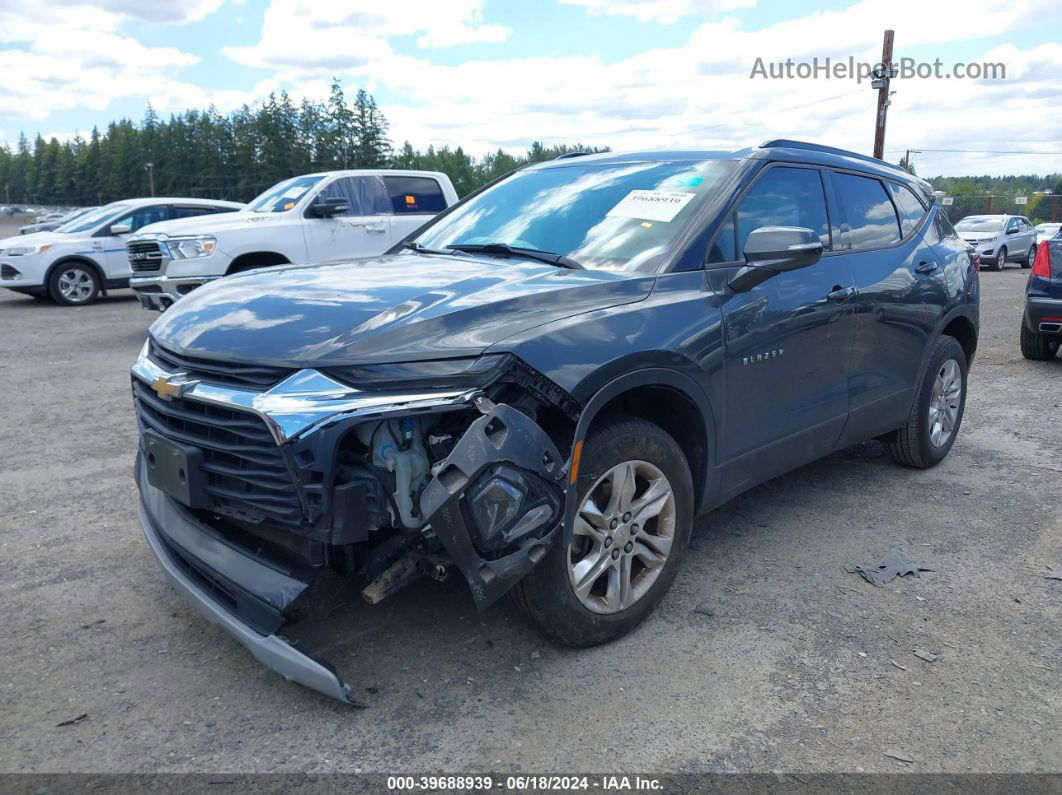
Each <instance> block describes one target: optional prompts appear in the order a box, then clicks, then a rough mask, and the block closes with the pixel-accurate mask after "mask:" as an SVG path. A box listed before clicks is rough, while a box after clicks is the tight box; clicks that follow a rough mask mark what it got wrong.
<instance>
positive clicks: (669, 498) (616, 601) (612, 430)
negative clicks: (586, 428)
mask: <svg viewBox="0 0 1062 795" xmlns="http://www.w3.org/2000/svg"><path fill="white" fill-rule="evenodd" d="M578 500H579V503H578V505H579V507H578V510H577V512H576V520H575V535H574V536H573V538H572V544H571V545H570V546H566V545H565V544H564V543H562V542H561V541H558V542H557V543H555V544H554V545H553V546H552V547H551V548H550V551H549V552H548V553H547V554H546V557H545V559H544V560H542V561H541V562H540V563H539V564H538V566H537V567H536V568H535V569H534V570H532V572H531V573H530V574H529V575H528V576H527V577H525V578H524V579H523V580H522V581H521V582H520V583H518V584H517V585H516V587H515V588H514V589H513V591H512V594H511V596H512V601H513V602H514V603H515V604H516V606H517V607H518V608H519V609H520V610H521V612H523V613H524V614H525V615H526V616H527V617H528V618H530V619H531V620H532V621H533V622H534V623H535V624H537V625H538V626H539V627H540V628H541V629H542V630H543V631H544V632H545V633H546V634H547V635H549V636H550V637H551V638H553V639H554V640H555V641H557V642H559V643H562V644H564V645H567V646H595V645H597V644H600V643H607V642H608V641H611V640H615V639H616V638H619V637H622V636H623V635H625V634H627V633H628V632H630V631H631V630H632V629H634V628H635V627H636V626H637V625H638V624H639V623H641V622H642V620H643V619H644V618H645V617H646V616H647V615H648V614H649V613H650V612H651V611H652V610H653V608H654V607H655V606H656V604H657V602H659V601H660V599H661V598H662V597H663V596H664V594H665V593H666V592H667V590H668V588H670V587H671V583H672V581H673V580H674V579H675V575H676V573H677V572H678V568H679V565H680V564H681V562H682V557H683V554H684V553H685V551H686V546H687V544H688V543H689V538H690V530H691V527H692V522H693V481H692V478H691V476H690V469H689V465H688V464H687V462H686V458H685V456H684V455H683V454H682V450H681V448H680V447H679V446H678V444H677V443H676V442H675V440H674V439H673V438H671V436H670V435H668V434H667V433H666V432H665V431H664V430H662V429H661V428H660V427H659V426H657V425H654V424H653V423H651V422H647V421H646V420H642V419H637V418H634V417H625V416H618V417H614V418H610V419H608V420H605V421H603V422H602V423H601V424H600V425H599V426H598V427H596V428H595V429H594V430H593V431H592V432H591V433H590V435H589V437H588V438H587V439H586V441H585V443H584V445H583V454H582V465H581V467H580V473H579V484H578Z"/></svg>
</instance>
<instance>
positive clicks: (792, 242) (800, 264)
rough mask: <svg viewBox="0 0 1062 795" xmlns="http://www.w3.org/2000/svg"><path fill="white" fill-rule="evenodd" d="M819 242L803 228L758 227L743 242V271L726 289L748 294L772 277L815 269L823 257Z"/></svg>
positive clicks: (811, 233)
mask: <svg viewBox="0 0 1062 795" xmlns="http://www.w3.org/2000/svg"><path fill="white" fill-rule="evenodd" d="M822 251H823V248H822V241H821V240H819V236H818V235H816V234H815V233H814V232H813V231H812V230H810V229H806V228H804V227H802V226H761V227H759V228H758V229H754V230H752V233H751V234H749V237H748V240H746V241H745V262H746V263H747V264H746V265H745V267H743V268H741V270H739V271H738V272H737V273H736V274H734V276H733V278H732V279H731V280H730V282H729V285H730V288H731V289H732V290H736V291H737V292H739V293H743V292H746V291H748V290H751V289H752V288H753V287H755V286H756V285H757V284H762V283H763V282H765V281H767V280H768V279H769V278H771V277H772V276H777V275H778V274H779V273H785V272H786V271H795V270H798V269H800V268H806V267H808V266H809V265H814V264H815V263H816V262H818V261H819V258H820V257H822Z"/></svg>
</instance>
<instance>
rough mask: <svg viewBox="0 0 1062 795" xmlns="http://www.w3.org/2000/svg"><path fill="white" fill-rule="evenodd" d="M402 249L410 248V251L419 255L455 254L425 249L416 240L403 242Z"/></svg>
mask: <svg viewBox="0 0 1062 795" xmlns="http://www.w3.org/2000/svg"><path fill="white" fill-rule="evenodd" d="M401 245H402V248H408V249H409V250H410V251H416V252H417V253H418V254H446V255H449V254H453V252H452V251H436V250H435V249H433V248H425V247H424V246H422V245H421V244H420V243H417V242H416V241H415V240H403V241H402V244H401Z"/></svg>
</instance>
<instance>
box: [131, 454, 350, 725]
mask: <svg viewBox="0 0 1062 795" xmlns="http://www.w3.org/2000/svg"><path fill="white" fill-rule="evenodd" d="M136 480H137V485H138V486H139V488H140V505H139V508H138V514H139V516H140V524H141V526H142V527H143V529H144V535H145V537H146V538H147V542H148V546H149V547H150V548H151V551H152V553H153V554H154V555H155V558H156V560H157V561H158V564H159V566H160V567H161V568H162V571H163V574H165V576H166V579H167V580H169V582H170V584H171V585H172V586H173V587H174V588H175V589H176V590H177V592H178V593H179V594H180V595H181V596H182V597H184V599H186V600H187V601H188V602H189V603H191V605H192V606H193V607H194V608H195V609H196V610H197V611H199V613H200V614H202V615H203V617H204V618H206V619H207V620H208V621H210V622H211V623H213V624H217V625H218V626H219V627H221V628H222V629H224V630H225V631H226V632H228V633H229V634H230V635H232V636H233V637H234V638H236V640H238V641H239V642H240V643H241V644H243V646H244V647H245V648H246V649H247V650H248V651H249V652H251V654H252V655H254V658H255V659H256V660H258V662H260V663H262V664H263V665H265V666H266V667H267V668H271V669H272V670H274V671H276V672H277V673H278V674H280V675H281V676H283V677H284V678H285V679H287V680H289V681H292V682H297V683H299V684H300V685H303V686H305V687H308V688H310V689H311V690H316V691H317V692H318V693H322V694H324V695H326V696H330V697H331V698H335V699H338V700H340V701H344V702H347V703H350V704H354V703H355V702H354V701H352V700H351V697H350V688H349V687H348V686H347V685H346V684H344V683H343V682H342V681H341V680H340V678H339V676H338V675H337V674H336V672H335V670H334V669H333V668H332V667H331V666H330V665H328V664H327V663H325V662H321V661H318V660H314V659H312V658H310V657H308V656H307V655H305V654H303V653H302V652H300V651H297V650H296V649H295V648H293V647H292V646H291V645H289V644H288V643H287V642H286V641H285V640H284V639H283V638H281V637H280V636H279V635H277V634H276V630H277V629H279V628H280V627H281V626H282V625H283V621H284V615H285V612H286V611H287V609H288V608H289V607H290V606H291V604H292V603H293V602H294V601H295V600H296V599H297V598H298V597H299V596H300V595H301V594H302V592H303V591H304V590H305V589H306V587H307V586H308V585H309V582H308V581H304V580H302V579H299V578H297V577H296V576H292V575H291V574H288V573H284V572H282V571H279V570H277V569H276V568H274V567H273V566H268V565H266V564H265V563H262V562H259V561H257V560H255V559H254V558H253V557H251V556H250V555H248V554H247V553H245V552H243V551H240V550H237V549H236V548H234V547H233V546H231V545H230V544H227V543H226V542H224V541H223V540H221V539H220V538H219V537H217V536H216V535H214V534H213V533H212V532H211V531H210V530H209V529H208V528H207V527H205V526H204V525H203V524H202V523H200V522H198V521H196V519H195V518H194V517H192V516H190V515H189V514H188V513H187V512H186V511H185V510H184V509H182V508H181V506H180V505H178V504H177V503H176V502H175V501H174V500H172V499H170V498H169V497H167V496H166V495H165V494H163V493H162V492H161V491H159V490H158V489H156V488H155V487H154V486H152V485H151V484H149V483H148V482H147V476H146V472H145V467H144V464H143V462H142V461H141V460H140V457H139V456H138V457H137V462H136Z"/></svg>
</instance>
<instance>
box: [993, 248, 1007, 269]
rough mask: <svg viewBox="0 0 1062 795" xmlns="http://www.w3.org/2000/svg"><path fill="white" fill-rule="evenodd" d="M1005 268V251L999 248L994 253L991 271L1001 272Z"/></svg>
mask: <svg viewBox="0 0 1062 795" xmlns="http://www.w3.org/2000/svg"><path fill="white" fill-rule="evenodd" d="M1005 267H1007V249H1006V248H1001V249H1000V250H999V251H998V252H996V261H995V263H993V265H992V270H994V271H1001V270H1003V269H1004V268H1005Z"/></svg>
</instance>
